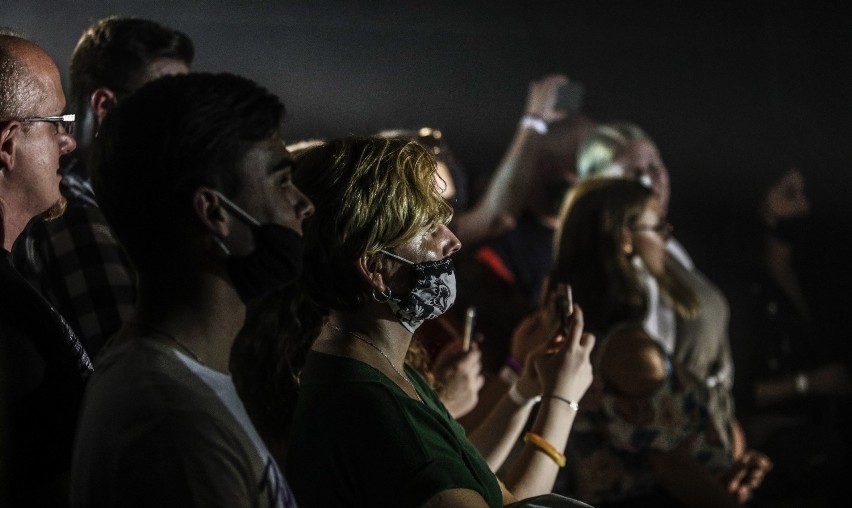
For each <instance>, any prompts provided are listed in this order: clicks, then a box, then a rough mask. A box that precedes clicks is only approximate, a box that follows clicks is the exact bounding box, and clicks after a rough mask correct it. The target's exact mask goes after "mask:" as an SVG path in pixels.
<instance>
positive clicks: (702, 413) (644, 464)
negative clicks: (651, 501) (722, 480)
mask: <svg viewBox="0 0 852 508" xmlns="http://www.w3.org/2000/svg"><path fill="white" fill-rule="evenodd" d="M607 342H608V340H605V341H604V342H603V343H601V344H598V347H596V349H597V351H596V353H597V354H596V355H595V370H596V371H599V369H598V365H599V363H600V361H599V359H600V356H601V355H600V353H601V352H602V351H603V348H604V347H605V345H606V343H607ZM659 351H660V354H661V355H662V356H663V358H664V365H665V372H666V377H665V381H664V382H663V384H662V386H661V387H660V388H659V389H657V390H656V391H655V392H654V393H652V394H651V395H650V396H648V397H644V398H636V397H626V396H624V395H620V394H618V393H616V391H615V389H614V387H612V386H610V385H608V383H606V381H605V380H603V376H599V375H596V376H595V379H594V382H593V383H592V386H591V387H590V388H589V390H588V392H587V393H586V395H585V396H584V397H583V400H582V401H581V403H580V408H581V409H580V412H579V414H578V415H577V418H576V420H575V421H574V425H573V427H572V430H571V438H570V439H569V440H568V449H567V450H566V455H567V456H568V458H569V467H570V468H571V469H570V473H571V476H572V482H571V483H573V486H572V489H571V490H572V492H571V493H572V495H574V496H575V497H577V498H578V499H581V500H583V501H585V502H587V503H592V504H594V503H600V502H611V501H625V500H629V499H631V498H636V497H640V496H643V495H646V494H649V493H651V492H653V491H654V490H655V489H656V488H657V481H656V480H655V478H654V476H653V473H652V471H651V467H650V464H649V462H648V456H649V453H650V452H666V451H670V450H673V449H675V448H677V447H678V446H686V447H688V448H689V449H690V450H691V452H692V454H693V456H694V457H695V458H696V460H698V461H699V462H700V463H701V464H703V465H704V466H705V467H707V468H708V469H710V471H711V472H714V473H721V472H723V471H725V470H727V469H728V468H729V467H730V465H731V459H730V455H729V452H728V451H727V450H726V448H725V446H724V444H723V440H722V439H720V436H719V435H718V433H717V432H716V431H715V430H714V426H713V425H711V424H710V421H709V419H708V414H707V409H706V408H707V400H708V399H707V397H708V395H707V390H706V388H705V387H704V386H703V384H702V383H700V382H699V381H698V380H697V379H695V378H694V377H692V376H690V375H689V374H688V373H687V372H686V370H685V369H680V368H677V367H676V366H675V365H674V364H673V362H672V361H671V359H670V358H669V357H668V356H667V355H666V353H665V352H664V351H663V350H662V348H660V349H659Z"/></svg>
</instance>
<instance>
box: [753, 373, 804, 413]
mask: <svg viewBox="0 0 852 508" xmlns="http://www.w3.org/2000/svg"><path fill="white" fill-rule="evenodd" d="M801 394H802V391H800V390H799V389H797V384H796V377H790V378H786V379H781V380H777V381H760V382H758V383H757V384H756V385H755V387H754V401H755V404H756V405H757V406H759V407H760V406H770V405H772V404H776V403H778V402H783V401H785V400H789V399H793V398H796V397H799V396H801Z"/></svg>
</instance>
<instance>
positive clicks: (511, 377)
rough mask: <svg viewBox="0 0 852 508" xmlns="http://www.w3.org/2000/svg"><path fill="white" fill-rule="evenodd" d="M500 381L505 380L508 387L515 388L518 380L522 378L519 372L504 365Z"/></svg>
mask: <svg viewBox="0 0 852 508" xmlns="http://www.w3.org/2000/svg"><path fill="white" fill-rule="evenodd" d="M499 376H500V379H502V380H503V382H505V383H506V384H507V385H510V386H513V385H514V384H515V383H517V382H518V378H519V377H520V376H519V375H518V373H517V372H515V371H514V369H512V367H509V366H508V365H504V366H503V368H502V369H500V374H499Z"/></svg>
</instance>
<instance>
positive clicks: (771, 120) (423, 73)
mask: <svg viewBox="0 0 852 508" xmlns="http://www.w3.org/2000/svg"><path fill="white" fill-rule="evenodd" d="M842 4H847V5H848V3H845V2H819V1H796V2H775V1H768V0H767V1H718V0H716V1H706V0H701V1H689V2H682V1H681V2H675V1H672V2H655V1H651V2H647V1H646V2H635V1H634V2H626V1H625V2H614V1H596V2H582V3H581V2H571V1H563V2H555V1H554V2H543V1H542V2H533V1H530V2H523V1H496V2H495V1H491V2H485V1H483V2H461V1H457V2H444V1H432V2H430V1H419V2H404V1H384V0H382V1H379V0H374V1H358V2H355V1H342V0H319V1H306V0H303V1H298V0H290V1H273V0H242V1H222V0H178V1H172V2H154V1H142V0H117V1H89V2H83V1H73V0H38V1H21V0H11V1H10V0H3V1H2V3H0V25H3V26H7V27H11V28H15V29H18V30H22V31H23V32H24V33H25V34H27V35H28V36H30V37H31V38H33V39H34V40H35V41H36V42H38V43H39V44H40V45H42V46H43V47H44V48H45V49H46V50H47V51H48V52H49V53H51V54H52V55H53V56H54V58H55V59H56V61H57V63H58V65H59V66H60V69H62V71H63V75H65V74H66V73H67V72H66V69H67V66H68V61H69V58H70V54H71V51H72V49H73V47H74V45H75V43H76V41H77V39H78V37H79V35H80V33H81V32H82V30H83V29H84V28H85V27H86V26H87V25H88V24H90V23H91V22H92V21H94V20H96V19H98V18H101V17H104V16H107V15H111V14H122V15H135V16H142V17H148V18H151V19H154V20H157V21H160V22H162V23H165V24H167V25H170V26H172V27H175V28H177V29H180V30H182V31H184V32H186V33H187V34H188V35H190V36H191V37H192V38H193V39H194V41H195V44H196V50H197V58H196V62H195V69H196V70H206V71H226V70H227V71H231V72H235V73H238V74H242V75H245V76H247V77H250V78H252V79H255V80H256V81H258V82H260V83H261V84H263V85H265V86H266V87H268V88H270V89H271V90H272V91H274V92H275V93H277V94H278V95H280V96H281V97H282V98H283V99H284V101H285V103H286V104H287V107H288V110H289V116H288V120H287V124H286V126H285V137H286V138H287V139H288V140H290V141H293V140H298V139H302V138H308V137H329V136H335V135H344V134H368V133H372V132H375V131H378V130H380V129H386V128H399V127H418V126H423V125H429V126H433V127H438V128H441V129H442V130H443V131H444V133H445V135H446V137H447V140H448V141H449V143H450V145H451V146H452V147H453V149H454V151H455V152H456V155H457V156H458V158H459V159H460V160H461V161H462V163H463V164H464V165H465V166H467V168H468V170H469V171H470V172H471V173H472V174H473V175H474V176H477V175H487V174H488V173H489V172H490V171H491V170H492V169H493V168H494V167H495V165H496V164H497V162H498V160H499V158H500V156H501V154H502V151H503V150H504V148H505V147H506V145H507V144H508V142H509V140H510V138H511V135H512V133H513V131H514V128H515V125H516V123H517V121H518V118H519V116H520V114H521V113H522V110H523V107H524V100H525V97H526V90H527V83H528V82H529V81H530V80H532V79H536V78H539V77H541V76H542V75H544V74H547V73H551V72H563V73H566V74H567V75H569V76H570V77H571V78H574V79H577V80H579V81H581V82H582V83H584V85H585V87H586V101H585V108H584V109H585V111H586V112H587V113H588V114H589V115H590V116H592V117H593V118H595V119H597V120H600V121H609V120H628V121H632V122H635V123H638V124H639V125H641V126H643V127H644V128H645V129H646V130H647V131H648V132H649V133H650V134H651V136H652V137H653V138H654V139H655V140H656V141H657V144H658V145H659V147H660V150H661V152H662V154H663V157H664V159H665V160H666V163H667V165H668V167H669V170H670V172H671V177H672V182H673V199H672V213H671V220H672V222H674V223H675V224H676V226H677V232H678V236H679V237H680V238H681V239H682V240H683V241H684V242H685V243H686V244H687V246H688V247H689V248H690V250H691V251H692V252H693V254H694V255H695V256H696V257H697V258H699V259H698V260H699V262H700V261H702V258H706V259H711V258H712V254H713V252H714V244H715V239H714V238H713V235H718V234H724V231H725V230H726V228H725V226H726V224H727V223H729V222H730V221H737V217H736V216H732V215H730V214H729V213H728V212H729V210H730V209H731V206H730V205H731V203H733V202H734V201H735V200H736V199H738V198H739V196H738V194H737V191H738V190H739V189H740V188H741V187H742V186H741V185H740V182H741V180H742V179H743V177H745V176H747V175H749V173H753V172H759V171H763V170H765V167H764V166H765V165H766V164H767V163H768V162H767V161H769V160H771V159H772V157H771V156H770V155H772V154H771V153H769V152H772V151H773V150H775V149H776V147H777V149H778V150H786V149H787V148H788V147H795V148H796V149H797V150H798V151H799V152H800V153H801V154H802V156H803V160H804V162H803V164H802V165H803V169H804V170H805V172H806V174H807V181H808V185H809V193H810V195H811V197H812V201H813V204H814V207H815V212H816V215H817V217H819V218H820V219H821V220H820V222H819V224H821V226H820V227H824V228H825V231H826V234H831V235H837V236H833V237H832V238H831V243H832V244H834V245H844V244H845V243H847V242H846V237H847V235H846V234H845V233H846V231H847V230H848V229H847V226H848V218H849V215H850V213H849V212H850V205H849V204H848V201H847V200H848V196H849V195H850V186H851V185H850V180H851V179H850V177H849V176H848V168H849V167H850V162H852V143H850V142H849V135H850V133H852V128H850V127H852V126H850V118H849V111H850V108H849V106H850V104H852V101H850V99H852V97H850V95H851V94H850V86H849V79H848V74H849V73H848V72H847V71H848V70H849V67H850V62H852V58H850V57H852V30H850V28H852V15H850V8H849V7H844V6H841V5H842ZM777 132H780V133H782V137H781V138H777V139H780V140H782V141H777V142H776V144H775V145H774V146H773V145H771V144H770V145H768V144H767V143H766V142H765V140H766V139H767V138H768V134H769V133H777ZM832 250H835V249H832Z"/></svg>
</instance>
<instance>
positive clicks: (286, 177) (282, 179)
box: [278, 172, 293, 187]
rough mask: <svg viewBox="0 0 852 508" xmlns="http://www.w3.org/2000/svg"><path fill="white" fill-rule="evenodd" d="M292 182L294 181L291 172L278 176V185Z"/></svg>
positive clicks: (286, 184)
mask: <svg viewBox="0 0 852 508" xmlns="http://www.w3.org/2000/svg"><path fill="white" fill-rule="evenodd" d="M291 183H293V175H292V174H290V173H289V172H287V173H284V174H283V175H281V176H280V177H279V178H278V186H279V187H287V186H289V185H290V184H291Z"/></svg>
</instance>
